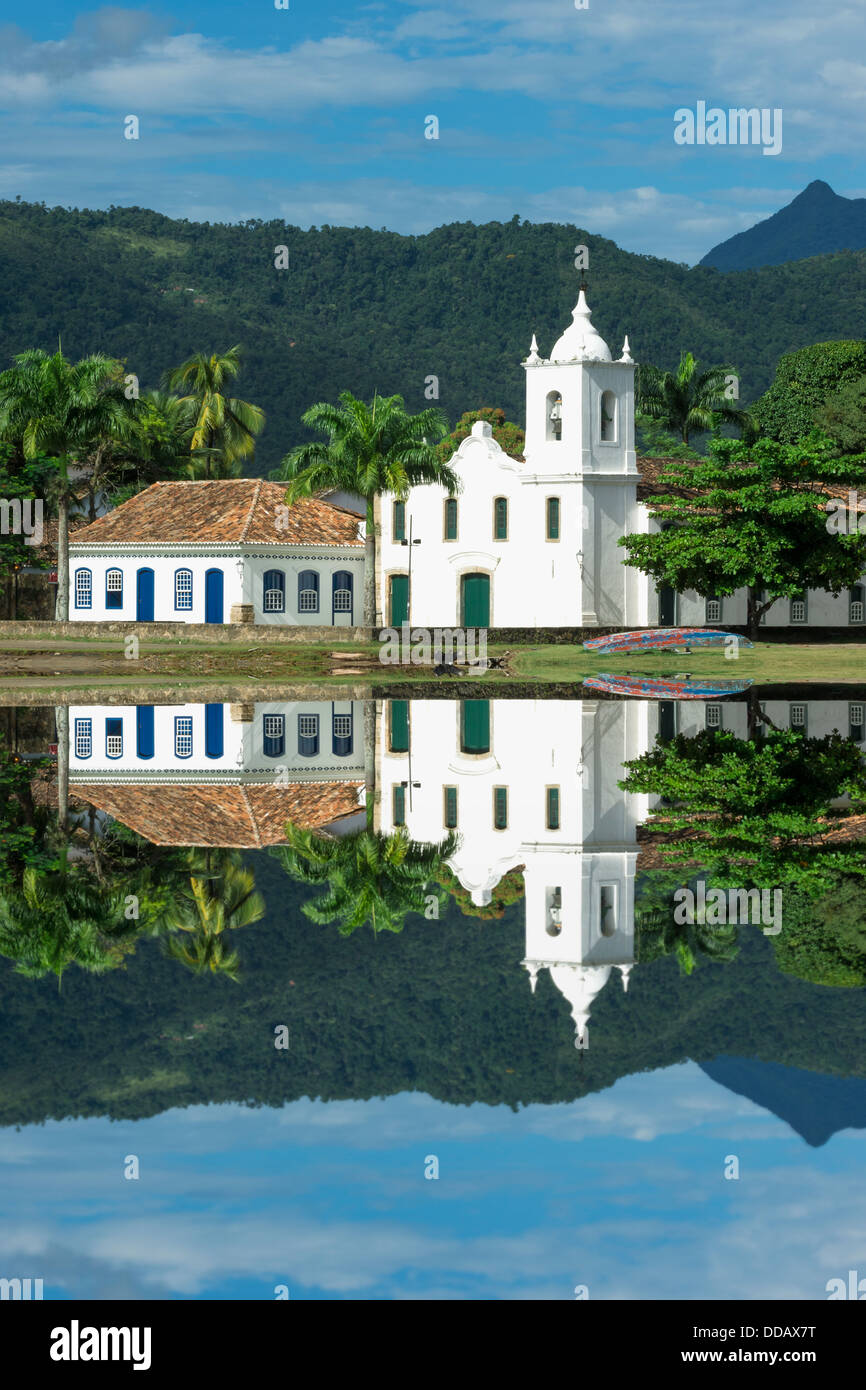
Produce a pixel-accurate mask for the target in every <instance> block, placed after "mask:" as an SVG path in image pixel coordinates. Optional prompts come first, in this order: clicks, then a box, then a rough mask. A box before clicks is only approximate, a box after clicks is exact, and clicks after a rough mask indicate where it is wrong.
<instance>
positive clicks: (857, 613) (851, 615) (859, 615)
mask: <svg viewBox="0 0 866 1390" xmlns="http://www.w3.org/2000/svg"><path fill="white" fill-rule="evenodd" d="M863 595H864V589H863V585H862V584H855V585H853V587H852V589H851V592H850V594H849V596H848V621H849V623H862V621H863V611H864V604H863Z"/></svg>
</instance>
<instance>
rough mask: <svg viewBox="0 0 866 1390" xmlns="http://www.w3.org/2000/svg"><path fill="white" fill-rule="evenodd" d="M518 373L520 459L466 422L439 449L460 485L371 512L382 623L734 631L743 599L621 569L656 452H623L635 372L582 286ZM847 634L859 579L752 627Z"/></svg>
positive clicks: (858, 612)
mask: <svg viewBox="0 0 866 1390" xmlns="http://www.w3.org/2000/svg"><path fill="white" fill-rule="evenodd" d="M523 368H524V371H525V373H526V444H525V451H524V457H525V462H518V461H517V460H515V459H512V458H510V457H509V456H508V454H506V453H504V452H503V450H502V449H501V448H500V447H499V445H498V444H497V443H496V441H495V440H494V439H493V437H492V428H491V426H490V425H489V424H487V423H486V422H483V421H479V422H477V423H476V424H475V426H474V427H473V430H472V433H471V435H470V436H469V437H468V438H467V439H465V440H464V441H463V443H462V444H461V445H460V448H459V449H458V450H457V452H456V453H455V454H454V455H453V456H452V459H451V467H452V469H453V470H454V472H455V473H456V474H457V475H458V476H459V478H460V480H461V483H462V489H461V491H460V492H459V493H458V494H457V495H456V496H454V497H449V496H447V495H446V492H445V489H444V488H442V487H437V486H425V487H418V488H414V489H413V490H412V491H411V493H410V494H409V497H408V498H407V499H406V501H405V502H403V501H398V500H396V499H394V498H393V497H391V498H387V497H386V498H382V499H381V500H380V503H379V506H378V508H377V522H378V525H379V535H380V543H379V546H378V548H377V569H378V572H377V576H376V584H377V602H378V608H379V612H380V614H381V615H382V618H383V621H384V623H385V624H386V625H388V626H390V627H392V628H399V627H400V625H401V624H402V623H403V622H407V621H408V622H410V623H412V624H413V625H416V626H418V627H428V628H433V627H437V626H439V627H477V628H484V627H498V628H544V627H594V626H597V625H600V626H610V627H626V628H631V627H654V626H656V625H663V626H690V625H701V624H703V623H715V624H722V623H723V624H732V625H735V626H740V625H745V623H746V621H747V613H746V592H745V590H742V591H740V592H738V593H735V594H732V595H731V596H729V597H725V598H722V597H716V598H712V597H711V598H702V597H699V596H698V595H697V594H696V593H694V592H685V593H682V594H676V593H674V591H673V590H671V589H661V590H657V589H656V586H655V583H654V582H653V581H652V580H651V579H649V578H648V577H647V576H646V575H643V574H641V572H640V571H639V570H636V569H634V568H632V567H630V566H627V565H625V564H624V563H623V560H624V558H625V551H624V550H623V548H622V547H621V546H619V545H618V544H617V542H618V541H619V539H620V537H621V536H624V535H626V534H642V533H647V532H649V531H650V530H654V529H656V528H657V527H658V525H659V523H658V521H657V520H656V519H654V518H652V517H651V516H650V514H649V513H650V507H651V501H652V493H653V490H654V489H655V490H659V485H658V483H657V481H656V480H657V477H658V473H659V471H660V461H659V460H658V459H652V460H649V459H647V460H641V459H639V458H637V457H636V454H635V426H634V412H635V363H634V361H633V359H632V356H631V352H630V350H629V341H628V338H626V340H625V342H624V344H623V347H622V350H621V353H620V356H619V357H618V358H617V359H616V360H614V358H613V355H612V353H611V351H610V348H609V347H608V345H607V343H605V341H604V339H603V338H602V337H601V336H600V335H599V333H598V332H597V331H596V329H595V328H594V326H593V323H592V318H591V314H590V309H589V306H588V304H587V300H586V294H585V291H584V289H581V291H580V295H579V298H578V301H577V304H576V306H575V308H574V311H573V314H572V322H571V323H570V324H569V326H568V327H567V328H566V330H565V332H564V333H563V334H562V335H561V336H560V337H559V338H558V339H557V341H556V342H555V344H554V346H553V348H552V350H551V352H550V357H549V358H544V357H542V356H541V355H540V353H539V349H538V345H537V342H536V339H535V337H533V339H532V347H531V350H530V353H529V356H528V357H527V358H526V360H525V362H524V363H523ZM762 621H763V622H764V624H765V625H766V626H768V627H787V626H788V625H798V624H799V625H810V626H820V627H825V626H834V627H848V626H854V627H857V626H859V627H861V628H862V626H863V624H864V622H866V577H864V582H863V583H861V584H859V585H855V586H854V587H853V588H852V589H851V590H850V591H848V592H846V593H843V594H840V595H839V596H838V597H834V596H833V595H832V594H829V593H826V592H824V591H823V590H820V591H814V592H809V593H803V594H801V595H797V596H795V597H794V598H793V599H790V600H787V599H784V600H782V599H780V600H778V601H777V602H776V603H775V604H773V606H772V607H771V608H770V609H769V610H768V611H767V613H766V614H765V615H764V618H763V620H762Z"/></svg>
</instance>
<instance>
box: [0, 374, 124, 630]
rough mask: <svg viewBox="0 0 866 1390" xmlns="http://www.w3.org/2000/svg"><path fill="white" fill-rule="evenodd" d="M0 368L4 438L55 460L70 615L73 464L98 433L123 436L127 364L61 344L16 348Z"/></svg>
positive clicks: (61, 600)
mask: <svg viewBox="0 0 866 1390" xmlns="http://www.w3.org/2000/svg"><path fill="white" fill-rule="evenodd" d="M14 362H15V365H14V366H13V367H10V368H9V370H8V371H5V372H3V373H2V374H0V439H3V440H8V441H10V442H14V441H20V443H21V447H22V449H23V452H24V456H25V457H26V458H31V459H32V458H36V456H37V455H38V454H40V453H41V454H47V455H48V456H50V457H51V458H53V459H54V460H55V461H56V465H57V478H56V483H55V492H56V501H57V617H58V618H59V619H60V620H61V621H62V622H65V621H67V620H68V618H69V503H70V499H71V498H72V496H73V492H72V488H71V485H70V479H69V465H70V463H71V462H72V461H73V460H74V459H78V458H85V457H86V456H87V454H88V453H89V452H90V451H92V450H93V449H94V448H96V447H98V445H99V443H100V441H106V440H111V439H116V438H126V437H128V434H129V429H130V419H131V416H132V414H133V407H132V402H131V401H129V400H127V399H126V397H125V395H124V391H123V382H122V366H121V364H120V363H119V362H118V361H117V360H116V359H115V358H112V357H106V356H104V355H103V354H102V353H95V354H93V355H92V356H91V357H83V358H82V359H81V360H80V361H79V362H74V363H73V362H68V361H67V360H66V358H65V357H64V356H63V353H62V351H61V350H60V348H58V350H57V352H56V353H54V354H53V355H52V356H49V355H48V353H46V352H43V351H42V349H41V348H33V349H30V350H28V351H27V352H22V353H19V355H18V356H17V357H15V359H14Z"/></svg>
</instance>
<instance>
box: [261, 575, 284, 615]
mask: <svg viewBox="0 0 866 1390" xmlns="http://www.w3.org/2000/svg"><path fill="white" fill-rule="evenodd" d="M262 585H263V588H264V598H263V600H262V607H263V609H264V611H265V612H266V613H285V611H286V576H285V574H284V573H283V571H282V570H265V574H264V578H263V580H262Z"/></svg>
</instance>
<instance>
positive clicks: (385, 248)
mask: <svg viewBox="0 0 866 1390" xmlns="http://www.w3.org/2000/svg"><path fill="white" fill-rule="evenodd" d="M579 243H582V244H585V245H587V246H588V247H589V250H590V271H589V288H590V293H589V300H590V303H591V305H592V308H593V321H594V323H596V325H597V326H598V328H599V329H600V331H601V333H602V334H603V335H604V337H605V338H606V339H607V340H608V342H609V343H610V345H611V347H612V348H613V350H614V352H615V353H618V351H619V348H620V346H621V344H622V340H623V336H624V335H625V334H626V333H628V334H629V336H630V341H631V348H632V353H633V355H634V357H635V358H636V360H637V361H644V362H653V363H655V364H656V365H658V366H662V367H669V368H672V367H674V366H675V365H676V363H677V361H678V360H679V354H680V350H681V349H683V348H688V349H690V350H691V351H693V352H694V353H696V354H697V356H698V357H699V358H700V359H701V360H702V361H705V362H707V363H708V364H709V363H712V362H730V363H731V364H733V366H734V367H736V368H737V370H738V371H739V373H740V379H741V386H740V390H741V397H742V401H743V403H748V401H750V400H752V399H754V398H755V397H756V396H758V395H759V394H760V393H761V392H762V391H764V390H765V389H766V387H767V386H768V385H769V383H770V380H771V379H772V375H773V370H774V367H775V364H776V362H777V360H778V358H779V356H780V355H781V354H782V353H784V352H790V351H792V350H793V349H795V348H799V347H803V346H804V345H806V344H809V343H812V342H816V341H824V340H827V339H832V338H857V337H859V336H861V335H862V329H863V322H864V319H866V252H851V253H839V254H837V255H832V256H825V257H823V258H821V259H819V260H816V261H811V262H810V263H809V264H808V266H807V265H804V264H797V263H794V264H789V265H783V266H777V267H772V268H769V269H765V270H759V271H749V272H746V273H743V274H736V275H724V274H721V273H719V272H718V271H717V270H713V269H709V268H707V267H703V266H698V267H693V268H692V269H689V268H688V267H687V266H685V265H677V264H674V263H673V262H670V261H662V260H657V259H655V258H653V257H651V256H637V255H632V254H631V253H629V252H626V251H621V250H620V249H619V248H618V247H617V246H616V245H615V244H614V243H613V242H611V241H607V240H605V239H603V238H601V237H597V236H591V235H590V234H589V233H587V232H584V231H581V230H579V229H578V228H576V227H573V226H569V225H564V224H563V225H560V224H555V225H554V224H549V223H548V224H530V223H528V222H521V221H520V219H519V218H517V217H515V218H514V219H513V220H512V221H511V222H508V223H498V222H491V223H487V224H485V225H483V226H475V225H474V224H473V223H468V222H467V223H454V224H451V225H449V226H445V227H439V228H437V230H436V231H434V232H430V233H429V234H427V235H425V236H399V235H397V234H396V233H393V232H388V231H384V230H383V231H373V230H371V229H369V228H360V229H358V228H356V229H351V228H342V227H323V228H321V229H317V230H311V231H302V230H300V229H299V228H297V227H286V226H284V225H283V224H281V223H277V222H270V223H263V222H247V223H244V224H237V225H227V224H208V223H192V222H187V221H172V220H171V219H169V218H167V217H163V216H161V215H160V214H158V213H154V212H148V211H146V210H144V209H140V208H114V209H111V210H110V211H108V212H88V211H70V210H67V209H63V208H54V209H49V208H46V207H44V206H42V205H37V204H28V203H22V202H2V203H0V367H5V366H7V365H8V363H9V360H10V358H11V357H12V355H13V354H14V353H16V352H20V351H22V350H23V349H24V348H27V347H43V348H46V349H53V348H55V347H56V345H57V340H58V336H62V344H63V350H64V352H65V353H67V354H68V355H70V356H73V357H77V356H81V355H83V354H85V353H90V352H95V351H98V350H101V351H105V352H108V353H111V354H112V355H115V356H118V357H122V358H125V359H126V362H127V368H128V370H129V371H130V372H134V373H135V374H136V375H137V376H138V377H139V379H140V382H141V386H142V388H144V387H148V386H154V385H156V384H157V382H158V379H159V377H160V374H161V373H162V372H163V370H164V369H165V368H166V367H169V366H173V365H176V364H178V363H180V362H182V361H184V360H185V359H186V358H187V357H188V356H190V354H191V353H193V352H195V351H200V350H202V351H206V352H213V351H224V350H225V349H226V348H228V347H230V346H232V345H233V344H235V343H241V344H242V345H243V349H244V358H243V364H244V365H243V370H242V374H241V377H240V379H239V382H238V394H239V395H240V396H241V397H242V398H243V399H244V400H247V401H252V402H254V403H255V404H258V405H260V406H262V407H263V408H264V410H265V411H266V413H267V417H268V422H267V425H266V427H265V432H264V434H263V435H262V437H261V440H260V443H259V447H258V456H257V460H256V464H255V466H254V469H252V470H250V471H257V472H265V471H267V470H268V469H270V468H271V467H273V466H274V464H275V463H276V462H277V461H278V460H279V459H280V458H281V457H282V455H283V454H284V453H285V452H286V451H287V450H288V449H289V448H290V447H291V446H292V445H294V444H296V443H297V442H298V441H299V440H300V439H302V438H304V432H303V430H302V429H301V427H300V426H299V423H298V421H299V417H300V415H301V414H302V412H303V411H304V410H305V409H306V408H307V407H308V406H309V405H310V404H312V403H313V402H314V401H316V400H322V399H334V398H335V397H336V395H337V394H338V392H339V391H342V390H350V391H352V392H353V393H354V394H356V395H359V396H363V397H369V396H371V395H372V393H373V391H374V390H376V389H378V390H379V391H381V392H383V393H388V394H393V393H396V392H399V393H400V394H402V395H403V396H404V397H405V399H406V402H407V406H408V407H409V409H412V410H420V409H422V408H423V407H424V406H426V405H429V404H430V403H431V398H429V397H426V398H425V384H426V383H427V381H428V379H429V378H430V377H433V376H435V377H437V378H438V381H439V403H440V405H441V406H442V408H443V410H444V411H445V413H446V415H447V416H448V418H449V420H450V421H451V422H452V423H453V422H454V421H455V420H456V419H457V418H458V417H459V416H460V415H461V414H462V412H463V411H464V410H467V409H471V408H475V407H477V406H480V405H495V406H502V407H504V409H505V410H506V413H507V415H508V416H509V418H510V419H513V420H516V421H518V422H520V423H522V422H523V403H524V376H523V372H522V371H521V369H520V362H521V361H522V359H523V358H525V357H526V354H527V352H528V349H529V343H530V339H531V336H532V333H533V332H536V333H537V334H538V338H539V344H540V347H541V351H542V354H544V353H547V352H549V351H550V349H551V347H552V345H553V342H554V340H555V339H556V338H557V337H558V336H559V334H560V332H561V331H562V329H563V328H564V327H565V325H566V324H567V323H568V322H569V317H570V311H571V309H572V308H573V306H574V302H575V298H576V289H577V272H576V271H575V268H574V247H575V246H576V245H578V244H579ZM278 246H285V247H287V248H288V268H287V269H284V270H277V269H276V268H275V264H274V261H275V248H276V247H278Z"/></svg>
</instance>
